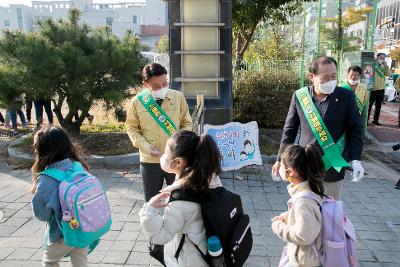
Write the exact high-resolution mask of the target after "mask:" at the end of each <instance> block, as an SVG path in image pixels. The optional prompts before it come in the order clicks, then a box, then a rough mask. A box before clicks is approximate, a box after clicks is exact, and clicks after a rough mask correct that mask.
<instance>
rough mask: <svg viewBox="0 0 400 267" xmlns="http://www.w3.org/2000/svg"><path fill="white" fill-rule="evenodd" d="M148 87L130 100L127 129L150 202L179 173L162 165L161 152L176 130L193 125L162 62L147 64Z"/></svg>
mask: <svg viewBox="0 0 400 267" xmlns="http://www.w3.org/2000/svg"><path fill="white" fill-rule="evenodd" d="M142 83H143V86H144V89H143V90H142V92H140V93H139V94H138V95H136V96H135V97H134V98H133V99H132V101H131V102H130V104H129V106H128V110H127V118H126V123H125V125H126V129H127V132H128V135H129V138H130V139H131V141H132V144H133V146H135V147H137V148H138V149H139V153H140V171H141V174H142V179H143V191H144V196H145V200H146V202H147V201H149V200H150V198H152V197H153V196H155V195H157V194H158V193H159V191H160V190H161V188H162V186H163V183H164V179H165V181H166V183H167V185H170V184H172V183H173V182H174V180H175V176H174V175H172V174H168V173H166V172H164V171H163V170H162V169H161V167H160V157H161V155H162V152H161V151H164V149H165V145H166V143H167V140H168V138H169V137H170V136H171V135H172V134H173V133H174V132H176V131H179V130H189V131H191V130H192V128H193V123H192V119H191V117H190V114H189V108H188V104H187V102H186V100H185V97H184V96H183V94H182V93H181V92H179V91H175V90H171V89H168V81H167V70H166V69H165V68H164V67H163V66H162V65H160V64H157V63H153V64H149V65H147V66H145V67H144V68H143V71H142Z"/></svg>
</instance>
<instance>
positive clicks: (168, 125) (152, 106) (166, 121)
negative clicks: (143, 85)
mask: <svg viewBox="0 0 400 267" xmlns="http://www.w3.org/2000/svg"><path fill="white" fill-rule="evenodd" d="M137 97H138V99H139V101H140V103H142V105H143V106H144V108H145V109H146V110H147V112H149V113H150V115H151V116H152V117H153V119H154V120H155V121H156V122H157V124H158V126H160V127H161V129H163V130H164V131H165V132H166V133H167V134H168V135H169V136H171V135H173V134H174V133H175V132H176V126H175V124H174V122H173V121H172V120H171V119H170V118H169V117H168V115H167V114H166V113H165V111H164V110H163V109H162V108H161V107H160V106H159V105H158V104H157V102H156V101H155V100H154V98H153V96H152V95H151V94H150V92H149V91H148V90H144V91H142V92H141V93H140V94H138V96H137Z"/></svg>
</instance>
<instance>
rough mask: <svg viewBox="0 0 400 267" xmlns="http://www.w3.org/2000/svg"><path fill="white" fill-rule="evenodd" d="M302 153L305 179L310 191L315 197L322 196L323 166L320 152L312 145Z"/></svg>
mask: <svg viewBox="0 0 400 267" xmlns="http://www.w3.org/2000/svg"><path fill="white" fill-rule="evenodd" d="M304 151H305V155H306V158H307V161H306V162H307V174H306V178H307V180H308V183H309V185H310V188H311V191H313V192H314V193H315V194H317V195H320V196H324V184H323V179H324V175H325V165H324V162H323V161H322V155H321V151H320V150H319V149H318V147H317V146H316V145H314V144H308V145H306V147H305V148H304Z"/></svg>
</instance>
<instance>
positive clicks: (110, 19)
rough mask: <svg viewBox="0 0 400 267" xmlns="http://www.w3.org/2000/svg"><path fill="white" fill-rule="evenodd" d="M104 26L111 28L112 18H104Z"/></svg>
mask: <svg viewBox="0 0 400 267" xmlns="http://www.w3.org/2000/svg"><path fill="white" fill-rule="evenodd" d="M106 24H107V25H108V26H112V24H113V18H106Z"/></svg>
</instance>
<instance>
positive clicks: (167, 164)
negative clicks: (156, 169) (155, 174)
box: [160, 154, 173, 173]
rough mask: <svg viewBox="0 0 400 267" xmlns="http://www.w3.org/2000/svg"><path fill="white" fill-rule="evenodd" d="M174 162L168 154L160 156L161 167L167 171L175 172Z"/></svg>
mask: <svg viewBox="0 0 400 267" xmlns="http://www.w3.org/2000/svg"><path fill="white" fill-rule="evenodd" d="M172 162H173V160H171V159H169V157H168V155H166V154H163V155H162V156H161V158H160V166H161V169H162V170H163V171H165V172H167V173H173V168H172V167H171V165H172Z"/></svg>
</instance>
